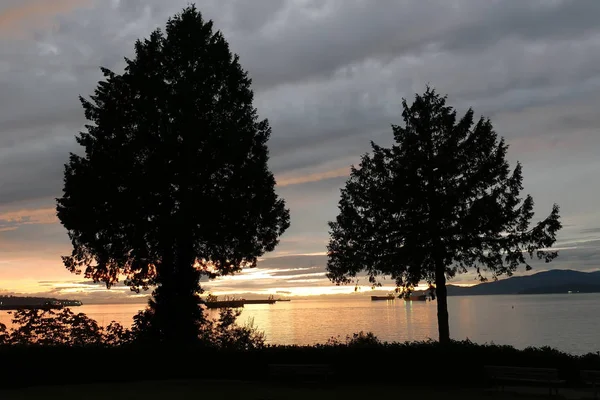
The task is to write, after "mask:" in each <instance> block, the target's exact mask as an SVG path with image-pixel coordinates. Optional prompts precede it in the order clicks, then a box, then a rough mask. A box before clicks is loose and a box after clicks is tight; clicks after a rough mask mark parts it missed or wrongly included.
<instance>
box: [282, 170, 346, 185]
mask: <svg viewBox="0 0 600 400" xmlns="http://www.w3.org/2000/svg"><path fill="white" fill-rule="evenodd" d="M348 175H350V167H344V168H338V169H334V170H330V171H323V172H314V173H312V174H307V175H301V176H285V175H284V176H281V177H279V178H277V186H281V187H284V186H291V185H300V184H302V183H309V182H318V181H322V180H325V179H331V178H341V177H344V176H348Z"/></svg>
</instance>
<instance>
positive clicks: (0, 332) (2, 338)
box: [0, 323, 10, 345]
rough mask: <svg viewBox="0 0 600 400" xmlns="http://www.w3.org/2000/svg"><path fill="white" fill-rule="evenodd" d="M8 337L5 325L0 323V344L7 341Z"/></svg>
mask: <svg viewBox="0 0 600 400" xmlns="http://www.w3.org/2000/svg"><path fill="white" fill-rule="evenodd" d="M9 338H10V335H9V332H8V331H7V329H6V325H4V324H2V323H0V345H3V344H6V343H8V340H9Z"/></svg>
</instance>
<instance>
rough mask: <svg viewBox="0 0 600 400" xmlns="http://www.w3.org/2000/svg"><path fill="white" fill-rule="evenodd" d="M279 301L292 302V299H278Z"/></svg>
mask: <svg viewBox="0 0 600 400" xmlns="http://www.w3.org/2000/svg"><path fill="white" fill-rule="evenodd" d="M277 301H292V299H277Z"/></svg>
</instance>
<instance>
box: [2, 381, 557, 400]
mask: <svg viewBox="0 0 600 400" xmlns="http://www.w3.org/2000/svg"><path fill="white" fill-rule="evenodd" d="M311 386H312V387H311ZM544 393H547V392H544V391H542V392H540V394H541V395H542V396H543V394H544ZM400 398H410V399H418V400H428V399H436V400H459V399H460V400H463V399H465V400H476V399H484V400H485V399H489V400H504V399H522V400H527V399H539V398H540V396H538V395H535V396H532V395H529V396H525V395H518V394H514V393H506V394H502V393H494V392H486V391H483V390H471V389H469V390H466V389H465V390H457V389H451V390H448V391H444V390H442V389H431V388H406V387H401V386H391V385H390V386H374V387H370V386H369V385H366V384H364V385H335V384H333V385H319V386H315V385H310V384H306V385H303V386H300V385H296V386H293V385H269V384H267V383H264V382H260V383H251V382H250V383H246V382H227V381H224V382H214V381H210V382H202V381H162V382H161V381H158V382H156V381H155V382H135V383H118V384H117V383H113V384H95V385H72V386H51V387H36V388H30V389H20V390H12V391H2V390H0V399H1V400H13V399H15V400H16V399H19V400H30V399H31V400H33V399H43V400H50V399H56V400H58V399H60V400H71V399H73V400H75V399H77V400H79V399H86V400H87V399H90V400H95V399H115V400H116V399H127V400H136V399H140V400H142V399H143V400H154V399H166V400H177V399H210V400H219V399H243V400H276V399H285V400H288V399H289V400H296V399H298V400H299V399H303V400H305V399H308V400H334V399H343V400H351V399H357V400H358V399H360V400H366V399H375V400H379V399H400ZM555 398H556V397H555Z"/></svg>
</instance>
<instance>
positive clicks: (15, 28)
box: [0, 0, 89, 35]
mask: <svg viewBox="0 0 600 400" xmlns="http://www.w3.org/2000/svg"><path fill="white" fill-rule="evenodd" d="M87 3H89V2H88V1H86V0H52V1H47V0H19V1H15V0H5V1H4V2H3V5H2V6H0V32H2V33H3V34H4V35H6V34H14V33H17V34H21V33H23V32H26V30H27V28H31V26H32V25H33V24H34V23H35V24H37V25H38V26H39V25H40V23H41V22H44V21H46V22H47V21H48V20H49V19H50V18H52V17H54V16H56V15H58V14H61V13H64V12H67V11H70V10H73V9H74V8H77V7H81V6H83V5H86V4H87Z"/></svg>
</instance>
